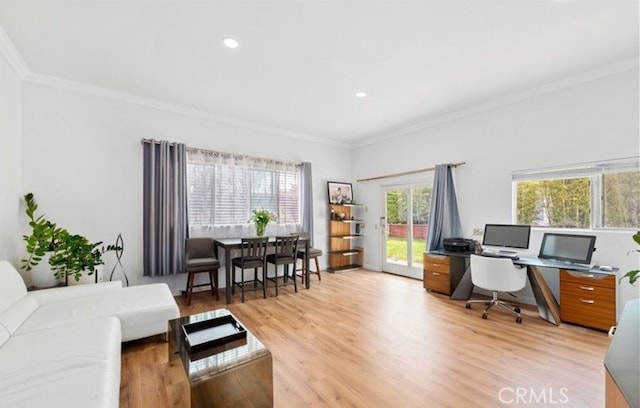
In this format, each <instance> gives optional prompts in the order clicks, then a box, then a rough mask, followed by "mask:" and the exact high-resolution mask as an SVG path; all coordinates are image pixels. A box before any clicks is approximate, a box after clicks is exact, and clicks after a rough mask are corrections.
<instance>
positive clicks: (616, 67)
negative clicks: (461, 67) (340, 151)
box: [352, 58, 639, 147]
mask: <svg viewBox="0 0 640 408" xmlns="http://www.w3.org/2000/svg"><path fill="white" fill-rule="evenodd" d="M638 66H639V60H638V58H631V59H626V60H621V61H618V62H616V63H613V64H609V65H606V66H604V67H600V68H597V69H593V70H589V71H586V72H583V73H581V74H578V75H574V76H571V77H568V78H565V79H562V80H560V81H555V82H551V83H549V84H546V85H542V86H538V87H535V88H531V89H529V90H527V91H524V92H520V93H517V94H513V95H508V96H505V97H502V98H498V99H494V100H492V101H489V102H484V103H481V104H478V105H473V106H469V107H467V108H464V109H461V110H458V111H455V112H451V113H447V114H444V115H441V116H437V117H433V118H429V119H426V120H423V121H421V122H418V123H416V124H413V125H409V126H405V127H402V128H398V129H396V130H392V131H389V132H385V133H378V134H374V135H371V136H370V137H365V138H364V139H362V140H361V141H359V142H355V143H353V144H352V147H364V146H369V145H372V144H376V143H378V142H382V141H384V140H388V139H391V138H395V137H399V136H404V135H407V134H410V133H414V132H417V131H420V130H424V129H427V128H430V127H433V126H436V125H439V124H441V123H445V122H449V121H452V120H457V119H462V118H465V117H468V116H472V115H477V114H479V113H482V112H488V111H491V110H494V109H498V108H502V107H505V106H508V105H513V104H515V103H518V102H521V101H524V100H527V99H531V98H535V97H538V96H542V95H547V94H550V93H554V92H557V91H560V90H562V89H565V88H570V87H572V86H576V85H580V84H584V83H587V82H591V81H595V80H598V79H602V78H606V77H609V76H613V75H617V74H620V73H623V72H626V71H630V70H632V69H637V68H638Z"/></svg>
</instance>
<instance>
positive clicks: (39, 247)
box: [21, 193, 66, 287]
mask: <svg viewBox="0 0 640 408" xmlns="http://www.w3.org/2000/svg"><path fill="white" fill-rule="evenodd" d="M24 200H25V203H26V206H27V208H26V210H25V212H26V214H27V218H28V219H29V227H31V233H30V234H28V235H23V236H22V238H23V239H24V241H25V244H26V251H27V258H26V259H23V260H22V266H21V268H22V269H24V270H25V271H30V273H31V280H32V281H33V284H34V285H35V286H36V287H49V286H54V285H55V284H56V282H55V280H54V277H53V274H52V273H51V269H50V266H49V259H50V256H51V254H52V253H53V251H55V250H56V248H57V247H58V246H59V245H60V240H59V238H60V236H61V235H62V234H63V233H66V230H65V229H64V228H60V227H58V226H56V224H55V223H53V222H51V221H49V220H47V219H46V218H44V214H43V215H39V216H36V210H37V209H38V204H37V203H36V201H35V199H34V198H33V194H31V193H29V194H26V195H25V196H24Z"/></svg>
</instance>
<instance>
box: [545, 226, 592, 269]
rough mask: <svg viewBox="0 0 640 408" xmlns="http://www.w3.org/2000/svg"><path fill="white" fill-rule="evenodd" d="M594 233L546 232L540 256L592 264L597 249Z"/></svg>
mask: <svg viewBox="0 0 640 408" xmlns="http://www.w3.org/2000/svg"><path fill="white" fill-rule="evenodd" d="M595 244H596V237H595V236H594V235H573V234H556V233H551V232H545V234H544V236H543V237H542V245H540V253H539V254H538V258H546V259H555V260H558V261H565V262H572V263H578V264H587V265H588V264H590V263H591V256H592V255H593V251H595V250H596V247H595Z"/></svg>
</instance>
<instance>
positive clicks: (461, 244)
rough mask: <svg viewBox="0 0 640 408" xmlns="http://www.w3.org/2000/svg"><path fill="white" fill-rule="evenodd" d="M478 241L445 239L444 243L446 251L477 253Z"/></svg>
mask: <svg viewBox="0 0 640 408" xmlns="http://www.w3.org/2000/svg"><path fill="white" fill-rule="evenodd" d="M477 244H478V243H477V241H475V240H473V239H467V238H445V239H444V240H443V241H442V245H443V246H444V249H445V251H451V252H476V246H477Z"/></svg>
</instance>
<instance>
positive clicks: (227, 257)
mask: <svg viewBox="0 0 640 408" xmlns="http://www.w3.org/2000/svg"><path fill="white" fill-rule="evenodd" d="M268 238H269V240H268V242H267V251H268V250H269V247H273V246H275V244H276V237H275V236H270V237H268ZM309 241H310V240H309V238H307V237H303V236H301V237H300V238H299V240H298V247H299V248H300V249H302V248H301V247H300V245H301V244H302V245H304V258H303V259H302V262H304V271H305V272H304V273H305V277H304V278H305V279H304V281H305V285H304V286H305V288H306V289H309V288H310V286H311V284H310V282H311V279H309V255H308V254H309ZM213 246H214V250H215V253H216V257H217V258H218V260H219V259H220V252H221V250H224V265H225V267H224V276H225V290H224V293H225V301H226V302H227V304H229V303H231V291H232V289H233V280H232V279H231V267H232V265H231V258H232V255H231V251H234V250H240V249H242V238H219V239H214V240H213ZM293 273H294V275H295V268H294V271H293ZM294 279H295V276H294Z"/></svg>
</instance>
